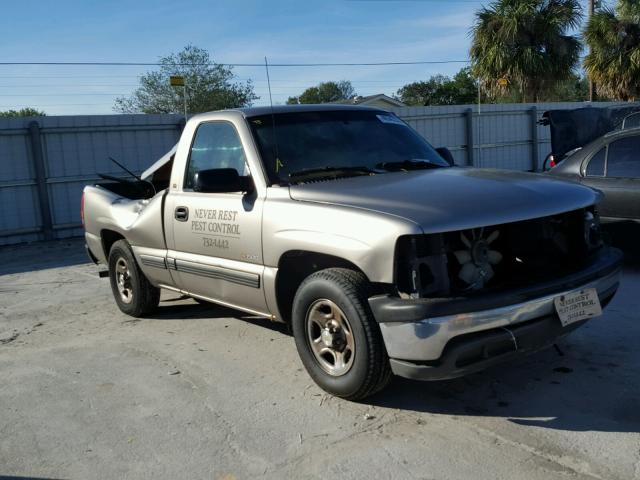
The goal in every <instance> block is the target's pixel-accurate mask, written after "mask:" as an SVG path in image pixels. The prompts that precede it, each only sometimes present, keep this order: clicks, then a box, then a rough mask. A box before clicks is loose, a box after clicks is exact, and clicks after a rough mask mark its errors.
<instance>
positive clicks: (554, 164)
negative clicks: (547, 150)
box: [549, 155, 558, 168]
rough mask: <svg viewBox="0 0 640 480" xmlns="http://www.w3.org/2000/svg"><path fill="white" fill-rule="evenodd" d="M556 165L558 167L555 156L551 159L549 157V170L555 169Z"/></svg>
mask: <svg viewBox="0 0 640 480" xmlns="http://www.w3.org/2000/svg"><path fill="white" fill-rule="evenodd" d="M556 165H558V164H557V163H556V159H555V158H554V156H553V155H551V157H549V168H553V167H555V166H556Z"/></svg>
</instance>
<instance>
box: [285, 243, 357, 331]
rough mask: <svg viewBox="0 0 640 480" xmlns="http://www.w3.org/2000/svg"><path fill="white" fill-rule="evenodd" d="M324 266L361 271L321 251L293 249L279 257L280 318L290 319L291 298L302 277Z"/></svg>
mask: <svg viewBox="0 0 640 480" xmlns="http://www.w3.org/2000/svg"><path fill="white" fill-rule="evenodd" d="M325 268H348V269H350V270H356V271H358V272H362V270H360V269H359V268H358V267H357V266H356V265H354V264H353V263H351V262H350V261H348V260H345V259H344V258H340V257H335V256H333V255H325V254H323V253H315V252H307V251H301V250H295V251H289V252H286V253H285V254H284V255H282V257H280V261H279V262H278V274H277V275H276V298H277V302H278V310H279V311H280V315H282V320H284V321H285V322H287V323H289V322H290V321H291V310H292V306H293V298H294V297H295V295H296V292H297V291H298V287H299V286H300V284H301V283H302V282H303V281H304V279H305V278H307V277H308V276H309V275H311V274H312V273H314V272H317V271H319V270H324V269H325ZM362 273H364V272H362ZM365 277H366V275H365Z"/></svg>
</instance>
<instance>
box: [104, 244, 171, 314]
mask: <svg viewBox="0 0 640 480" xmlns="http://www.w3.org/2000/svg"><path fill="white" fill-rule="evenodd" d="M123 264H124V265H126V268H127V275H126V276H125V277H126V280H125V285H126V290H127V291H130V292H131V293H130V295H128V296H127V299H125V298H124V297H123V295H121V293H120V286H119V284H118V279H119V276H118V271H117V270H118V265H120V266H122V265H123ZM109 281H110V282H111V291H112V292H113V297H114V298H115V300H116V303H117V304H118V308H119V309H120V310H121V311H122V312H124V313H126V314H127V315H131V316H132V317H144V316H146V315H149V314H150V313H152V312H153V311H154V310H155V309H156V308H157V307H158V303H160V289H159V288H156V287H154V286H153V285H151V283H150V282H149V280H147V277H145V276H144V273H142V270H140V267H139V266H138V263H137V262H136V259H135V257H134V256H133V252H132V251H131V247H130V246H129V244H128V243H127V241H126V240H118V241H117V242H115V243H114V244H113V246H112V247H111V250H110V251H109Z"/></svg>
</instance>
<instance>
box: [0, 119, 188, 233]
mask: <svg viewBox="0 0 640 480" xmlns="http://www.w3.org/2000/svg"><path fill="white" fill-rule="evenodd" d="M34 121H37V122H38V125H39V132H40V137H39V138H40V142H41V149H42V156H43V161H44V169H45V177H46V180H45V181H46V191H47V195H48V199H49V205H50V210H51V218H52V223H53V232H52V235H51V236H52V238H66V237H69V236H77V235H80V234H82V229H81V228H79V223H80V196H81V193H82V189H83V187H84V186H85V185H86V184H89V183H92V182H94V181H95V180H97V179H98V176H97V174H98V173H107V174H112V175H117V176H123V175H124V172H122V170H120V169H119V168H118V167H117V166H116V165H115V164H114V163H113V162H111V161H110V160H109V157H113V158H115V159H116V160H118V161H119V162H121V163H122V164H124V165H125V166H126V167H127V168H129V169H130V170H132V171H134V172H138V173H140V172H142V171H143V170H144V169H145V168H147V167H148V166H149V165H151V164H152V163H153V162H154V161H155V160H157V159H158V158H159V157H161V156H162V155H163V154H165V153H166V152H167V151H168V150H169V149H170V148H171V147H172V146H173V145H174V144H175V143H176V142H177V140H178V138H179V136H180V132H181V129H182V117H181V116H177V115H87V116H66V117H38V118H14V119H0V205H1V206H2V208H1V210H0V245H4V244H11V243H20V242H25V241H34V240H39V239H42V238H44V236H43V233H42V231H41V230H42V224H43V223H42V216H41V213H40V201H39V197H38V187H37V182H36V175H35V167H34V165H35V163H34V155H33V152H32V151H31V141H32V139H31V136H30V133H29V129H28V128H29V125H30V124H31V122H34ZM30 232H34V233H30Z"/></svg>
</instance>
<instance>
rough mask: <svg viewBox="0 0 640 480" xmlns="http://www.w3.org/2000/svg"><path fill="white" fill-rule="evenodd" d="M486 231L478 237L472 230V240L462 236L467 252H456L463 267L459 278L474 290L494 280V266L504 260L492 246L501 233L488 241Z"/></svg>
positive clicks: (497, 233)
mask: <svg viewBox="0 0 640 480" xmlns="http://www.w3.org/2000/svg"><path fill="white" fill-rule="evenodd" d="M483 234H484V229H480V233H479V234H477V235H476V231H475V230H471V236H472V238H471V239H469V238H467V236H466V235H465V234H464V233H461V234H460V240H461V241H462V243H463V244H464V246H465V247H467V250H458V251H456V252H454V255H455V256H456V259H457V260H458V262H459V263H460V265H462V268H461V269H460V273H458V278H460V280H462V281H463V282H465V283H467V284H468V285H469V288H471V289H472V290H478V289H480V288H482V287H484V285H485V284H486V283H487V282H488V281H489V280H491V278H493V275H494V272H493V267H492V265H497V264H498V263H500V261H501V260H502V254H501V253H500V252H498V251H496V250H491V244H492V243H493V242H494V241H495V240H496V239H497V238H498V237H499V236H500V232H499V231H498V230H495V231H493V232H492V233H491V235H489V236H488V237H487V238H486V239H485V238H483V237H482V236H483Z"/></svg>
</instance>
